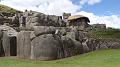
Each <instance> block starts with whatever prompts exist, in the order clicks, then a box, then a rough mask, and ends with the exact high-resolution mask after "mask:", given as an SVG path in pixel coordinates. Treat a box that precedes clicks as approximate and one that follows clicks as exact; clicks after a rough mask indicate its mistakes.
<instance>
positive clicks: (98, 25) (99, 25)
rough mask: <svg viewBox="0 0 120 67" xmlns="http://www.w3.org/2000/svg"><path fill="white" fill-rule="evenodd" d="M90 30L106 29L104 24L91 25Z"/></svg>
mask: <svg viewBox="0 0 120 67" xmlns="http://www.w3.org/2000/svg"><path fill="white" fill-rule="evenodd" d="M92 28H94V29H96V28H97V29H106V24H93V25H92Z"/></svg>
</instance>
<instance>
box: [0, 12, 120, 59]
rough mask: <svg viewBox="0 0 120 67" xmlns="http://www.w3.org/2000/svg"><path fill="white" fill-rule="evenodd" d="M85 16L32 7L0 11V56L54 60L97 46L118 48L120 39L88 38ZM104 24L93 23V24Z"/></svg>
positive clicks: (87, 19)
mask: <svg viewBox="0 0 120 67" xmlns="http://www.w3.org/2000/svg"><path fill="white" fill-rule="evenodd" d="M89 22H90V20H89V18H87V17H85V16H82V15H75V16H71V14H70V13H63V18H62V16H55V15H45V14H43V13H39V12H35V11H27V10H26V11H25V12H23V13H22V12H18V13H16V14H14V16H11V15H9V16H8V17H5V16H4V14H0V24H1V25H0V57H3V56H17V57H18V58H24V59H32V60H56V59H62V58H66V57H71V56H74V55H78V54H83V53H87V52H90V51H94V50H98V49H108V48H115V49H116V48H120V41H116V42H115V41H114V42H111V41H110V42H109V41H105V40H98V39H94V38H89V36H88V35H87V31H89V30H90V29H88V28H90V27H91V25H89V24H88V23H89ZM94 27H95V28H106V26H105V25H102V24H101V25H100V24H99V25H98V24H97V25H93V28H94Z"/></svg>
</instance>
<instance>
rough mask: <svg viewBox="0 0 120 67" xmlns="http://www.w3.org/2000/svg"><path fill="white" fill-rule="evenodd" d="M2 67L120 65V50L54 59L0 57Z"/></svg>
mask: <svg viewBox="0 0 120 67" xmlns="http://www.w3.org/2000/svg"><path fill="white" fill-rule="evenodd" d="M0 67H120V50H118V49H117V50H114V49H108V50H98V51H95V52H90V53H87V54H83V55H78V56H74V57H70V58H66V59H62V60H54V61H29V60H19V59H10V58H0Z"/></svg>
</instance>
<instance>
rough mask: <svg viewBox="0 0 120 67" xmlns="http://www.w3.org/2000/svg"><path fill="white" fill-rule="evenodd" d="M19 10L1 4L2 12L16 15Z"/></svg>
mask: <svg viewBox="0 0 120 67" xmlns="http://www.w3.org/2000/svg"><path fill="white" fill-rule="evenodd" d="M16 11H17V10H15V9H13V8H10V7H8V6H5V5H1V4H0V12H7V13H15V12H16Z"/></svg>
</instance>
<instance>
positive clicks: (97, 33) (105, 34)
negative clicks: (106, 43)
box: [89, 28, 120, 40]
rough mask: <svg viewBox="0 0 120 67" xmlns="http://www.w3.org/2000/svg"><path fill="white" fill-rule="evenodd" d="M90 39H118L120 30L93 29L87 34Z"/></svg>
mask: <svg viewBox="0 0 120 67" xmlns="http://www.w3.org/2000/svg"><path fill="white" fill-rule="evenodd" d="M89 33H90V35H91V37H93V38H97V39H111V40H114V39H118V40H119V39H120V30H119V29H113V28H109V29H94V30H92V31H90V32H89Z"/></svg>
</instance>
